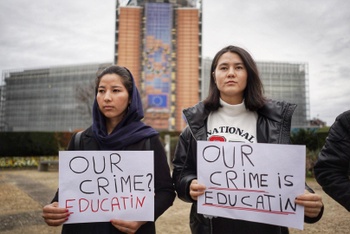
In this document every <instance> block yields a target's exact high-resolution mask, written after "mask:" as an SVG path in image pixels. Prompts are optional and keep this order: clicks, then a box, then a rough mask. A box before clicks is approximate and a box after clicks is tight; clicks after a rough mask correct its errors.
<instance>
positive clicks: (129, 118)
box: [43, 66, 175, 234]
mask: <svg viewBox="0 0 350 234" xmlns="http://www.w3.org/2000/svg"><path fill="white" fill-rule="evenodd" d="M142 119H143V109H142V102H141V98H140V94H139V92H138V90H137V88H136V86H135V82H134V79H133V77H132V75H131V73H130V71H129V70H128V69H126V68H124V67H120V66H111V67H108V68H106V69H105V70H103V71H102V72H101V73H100V74H99V75H98V76H97V79H96V97H95V100H94V104H93V123H92V126H90V127H89V128H88V129H86V130H85V131H83V132H82V133H81V139H80V141H79V144H78V147H76V146H75V136H76V134H75V135H73V137H72V139H71V142H70V143H69V146H68V150H106V151H111V150H118V151H119V150H128V151H136V150H153V151H154V176H155V180H154V181H155V190H154V191H155V197H154V206H155V207H154V215H155V220H156V219H157V218H158V217H159V216H160V215H161V214H162V213H163V212H164V211H166V210H167V209H168V208H169V207H170V206H171V205H172V203H173V201H174V198H175V192H174V188H173V184H172V179H171V177H170V170H169V166H168V164H167V160H166V156H165V151H164V147H163V145H162V143H161V142H160V140H159V134H158V132H157V131H155V130H154V129H153V128H152V127H150V126H147V125H145V124H144V123H143V122H141V120H142ZM147 142H148V143H147ZM148 145H149V146H148ZM58 199H59V198H58V192H57V193H56V195H55V197H54V199H53V201H52V203H51V204H49V205H47V206H45V207H44V208H43V218H44V219H45V222H46V223H47V224H48V225H50V226H59V225H61V224H64V222H65V221H66V220H68V219H69V211H68V210H67V209H66V208H60V207H58ZM62 233H147V234H150V233H155V223H154V222H144V221H125V220H116V219H113V220H111V222H101V223H78V224H64V225H63V228H62Z"/></svg>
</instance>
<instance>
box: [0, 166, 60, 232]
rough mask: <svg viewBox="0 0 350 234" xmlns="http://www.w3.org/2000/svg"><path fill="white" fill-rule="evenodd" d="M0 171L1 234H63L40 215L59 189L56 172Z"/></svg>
mask: <svg viewBox="0 0 350 234" xmlns="http://www.w3.org/2000/svg"><path fill="white" fill-rule="evenodd" d="M0 170H1V172H0V204H1V209H0V233H29V234H30V233H33V234H34V233H39V234H40V233H42V234H46V233H50V234H51V233H53V234H54V233H60V232H61V228H60V227H58V228H56V227H49V226H47V225H46V224H45V222H44V221H43V218H42V217H41V214H42V207H43V206H44V205H46V204H48V203H50V201H51V199H52V197H53V196H54V194H55V191H56V189H57V184H58V177H57V176H58V173H57V171H53V172H38V171H37V170H35V169H33V170H2V169H0Z"/></svg>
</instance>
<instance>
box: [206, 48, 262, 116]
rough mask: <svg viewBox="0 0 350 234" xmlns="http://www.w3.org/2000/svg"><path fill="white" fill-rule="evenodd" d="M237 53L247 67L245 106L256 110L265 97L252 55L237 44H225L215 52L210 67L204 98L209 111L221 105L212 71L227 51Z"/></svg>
mask: <svg viewBox="0 0 350 234" xmlns="http://www.w3.org/2000/svg"><path fill="white" fill-rule="evenodd" d="M227 52H230V53H235V54H237V55H238V56H239V57H240V58H241V59H242V60H243V63H244V66H245V67H246V69H247V73H248V78H247V87H246V88H245V90H244V94H243V98H244V104H245V106H246V108H247V109H248V110H250V111H256V110H258V109H259V108H261V107H262V106H263V105H264V103H265V101H266V99H265V97H264V90H263V85H262V82H261V80H260V77H259V72H258V68H257V66H256V63H255V62H254V60H253V58H252V56H251V55H250V54H249V53H248V52H247V51H246V50H244V49H242V48H240V47H237V46H232V45H230V46H227V47H225V48H223V49H221V50H220V51H219V52H217V53H216V55H215V57H214V59H213V62H212V64H211V69H210V85H209V94H208V97H207V98H206V99H205V100H204V105H205V107H206V108H207V109H208V110H210V111H215V110H217V109H219V107H221V105H220V91H219V89H218V88H217V86H216V84H215V77H214V72H215V69H216V67H217V65H218V61H219V59H220V57H221V56H222V55H223V54H225V53H227Z"/></svg>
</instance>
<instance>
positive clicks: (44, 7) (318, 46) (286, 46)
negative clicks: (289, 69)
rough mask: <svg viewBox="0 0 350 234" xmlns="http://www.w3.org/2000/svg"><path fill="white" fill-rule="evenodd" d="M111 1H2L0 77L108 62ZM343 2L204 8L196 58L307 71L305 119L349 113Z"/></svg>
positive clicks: (268, 1)
mask: <svg viewBox="0 0 350 234" xmlns="http://www.w3.org/2000/svg"><path fill="white" fill-rule="evenodd" d="M114 20H115V0H103V1H101V0H74V1H71V0H33V1H28V0H1V1H0V72H1V71H2V70H6V69H20V68H41V67H47V66H60V65H77V64H84V63H104V62H113V53H114V29H115V25H114ZM349 22H350V1H348V0H308V1H305V0H294V1H280V0H264V1H261V0H249V1H242V0H220V1H214V0H204V2H203V41H202V45H203V51H202V52H203V56H204V57H211V58H212V57H213V56H214V55H215V53H216V52H217V51H218V50H220V49H221V48H222V47H224V46H227V45H229V44H233V45H238V46H241V47H243V48H245V49H246V50H248V51H249V52H250V53H251V54H252V56H253V57H254V58H255V59H256V60H257V61H276V62H293V63H294V62H302V63H308V65H309V94H310V117H311V118H314V117H318V118H320V119H321V120H324V121H326V122H327V124H328V125H330V124H332V123H333V122H334V119H335V117H336V116H337V115H338V114H340V113H342V112H344V111H345V110H348V109H350V95H349V91H350V23H349Z"/></svg>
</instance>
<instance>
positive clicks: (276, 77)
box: [257, 62, 310, 128]
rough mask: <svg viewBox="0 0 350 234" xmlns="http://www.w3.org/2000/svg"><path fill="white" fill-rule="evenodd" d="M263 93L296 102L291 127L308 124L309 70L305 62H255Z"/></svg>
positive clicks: (306, 125)
mask: <svg viewBox="0 0 350 234" xmlns="http://www.w3.org/2000/svg"><path fill="white" fill-rule="evenodd" d="M257 65H258V68H259V72H260V76H261V79H262V81H263V84H264V89H265V95H266V96H267V97H269V98H273V99H276V100H284V101H287V102H290V103H294V104H297V108H296V109H295V111H294V115H293V119H292V127H293V128H302V127H308V126H309V121H308V120H309V119H310V104H309V76H308V74H309V70H308V64H306V63H282V62H257Z"/></svg>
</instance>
